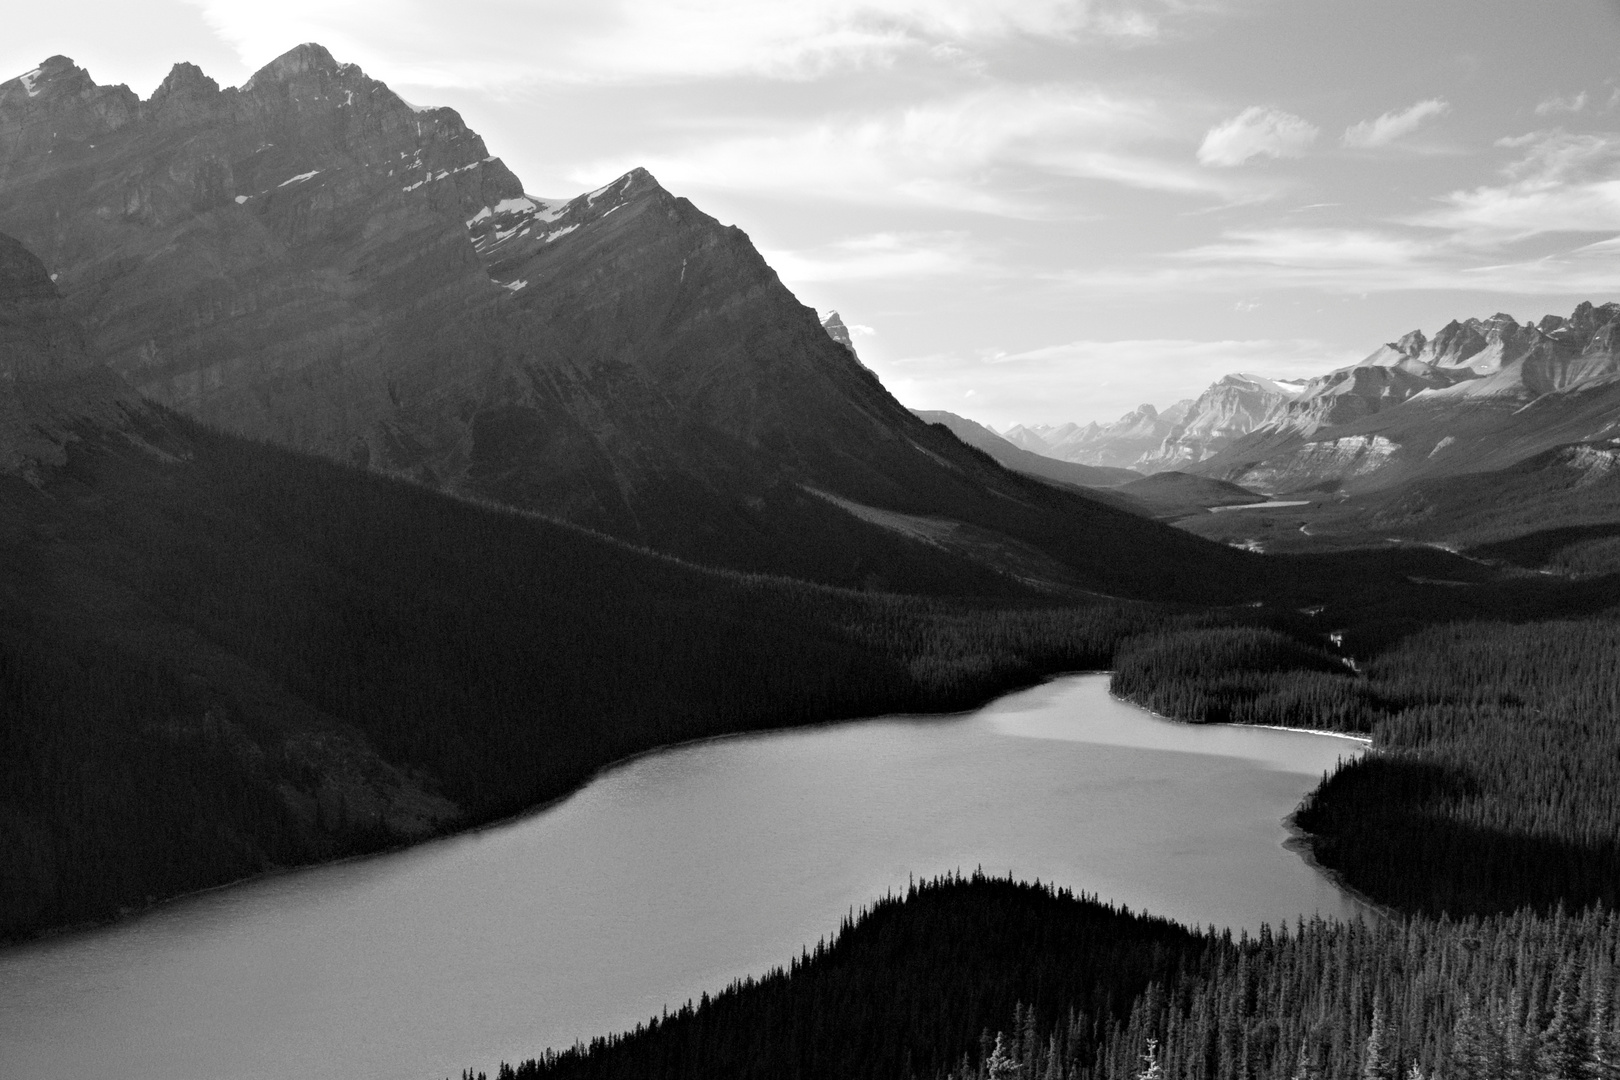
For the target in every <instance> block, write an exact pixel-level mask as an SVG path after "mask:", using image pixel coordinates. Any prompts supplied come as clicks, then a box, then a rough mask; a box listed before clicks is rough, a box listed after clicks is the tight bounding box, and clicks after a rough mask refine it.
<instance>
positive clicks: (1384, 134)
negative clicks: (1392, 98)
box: [1341, 98, 1451, 150]
mask: <svg viewBox="0 0 1620 1080" xmlns="http://www.w3.org/2000/svg"><path fill="white" fill-rule="evenodd" d="M1450 110H1451V106H1450V104H1448V103H1447V102H1444V101H1442V100H1440V99H1439V98H1429V99H1428V100H1427V101H1420V102H1418V103H1417V104H1416V105H1412V106H1410V107H1408V108H1405V109H1401V110H1399V111H1391V112H1387V113H1385V114H1384V115H1382V116H1380V117H1378V118H1377V119H1375V120H1363V121H1362V122H1361V123H1359V124H1352V125H1351V126H1350V127H1348V128H1346V129H1345V132H1344V137H1343V139H1342V140H1341V141H1342V142H1343V144H1344V145H1345V146H1347V147H1350V148H1351V149H1353V150H1371V149H1375V148H1377V147H1380V146H1388V145H1389V144H1390V143H1392V142H1394V141H1396V140H1397V139H1401V138H1404V137H1405V136H1407V135H1410V134H1411V133H1412V132H1414V131H1416V130H1417V129H1418V128H1420V127H1422V126H1423V124H1424V122H1425V121H1427V120H1431V119H1433V118H1434V117H1436V116H1443V115H1444V114H1445V113H1447V112H1449V111H1450Z"/></svg>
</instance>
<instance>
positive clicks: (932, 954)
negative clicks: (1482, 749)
mask: <svg viewBox="0 0 1620 1080" xmlns="http://www.w3.org/2000/svg"><path fill="white" fill-rule="evenodd" d="M1617 962H1620V918H1617V917H1616V916H1615V915H1614V914H1612V913H1603V912H1589V913H1587V914H1585V915H1582V916H1579V917H1560V918H1557V919H1552V920H1543V919H1538V918H1535V917H1533V916H1529V915H1525V914H1520V915H1513V916H1498V917H1493V918H1489V919H1483V920H1465V921H1460V922H1450V921H1444V920H1440V921H1434V920H1427V919H1417V920H1413V921H1411V922H1408V923H1405V924H1402V923H1398V922H1393V921H1390V922H1382V923H1378V924H1375V925H1373V926H1367V925H1365V924H1362V923H1353V924H1348V925H1346V924H1344V923H1339V922H1332V923H1328V922H1323V921H1321V920H1312V921H1310V922H1300V923H1297V924H1295V925H1294V926H1291V927H1290V926H1279V927H1276V928H1274V929H1273V928H1265V929H1263V930H1262V931H1261V932H1260V934H1259V935H1258V936H1257V937H1254V938H1250V937H1248V936H1247V935H1242V936H1239V937H1238V938H1236V939H1234V938H1233V936H1232V935H1231V934H1230V932H1220V933H1217V932H1214V931H1208V932H1194V931H1190V930H1187V929H1185V928H1182V927H1179V926H1176V925H1174V924H1171V923H1168V922H1165V921H1164V920H1160V919H1154V918H1152V917H1150V916H1146V915H1141V914H1133V913H1131V912H1129V911H1123V910H1119V909H1116V908H1113V907H1109V906H1106V905H1103V904H1100V903H1098V902H1096V901H1095V900H1093V899H1087V898H1085V897H1078V898H1077V897H1075V896H1072V895H1069V894H1067V893H1063V892H1055V891H1053V890H1051V889H1049V888H1046V887H1042V886H1039V885H1034V884H1029V883H1013V882H1010V881H1005V880H995V879H986V878H983V877H979V876H974V877H973V878H970V879H946V880H941V881H936V882H932V883H929V884H925V885H922V886H918V887H914V888H912V889H911V890H910V891H909V892H908V894H907V895H906V896H905V897H903V898H888V899H884V900H881V901H879V902H877V903H875V904H874V905H873V906H872V907H871V908H870V909H869V910H868V911H867V912H865V913H863V914H862V915H861V916H860V917H859V918H857V919H855V920H853V921H850V922H846V923H845V924H844V925H843V927H842V928H841V929H840V931H839V933H838V936H837V938H836V939H835V940H834V941H832V942H831V943H830V944H827V943H822V944H818V945H817V946H816V948H815V949H814V950H810V951H807V952H806V953H805V954H804V955H803V956H802V957H800V958H799V959H798V960H796V961H794V962H793V963H792V964H791V965H790V966H789V967H788V968H786V969H781V970H777V971H774V972H772V973H770V974H768V975H766V976H764V977H762V978H760V979H757V980H756V979H747V980H743V981H741V982H739V983H736V984H734V985H732V986H731V987H729V988H727V989H726V990H724V991H723V992H721V993H718V994H716V995H714V996H713V997H710V996H708V995H705V996H704V997H703V998H702V1000H700V1001H699V1002H698V1003H696V1004H693V1003H690V1002H689V1003H687V1004H686V1005H685V1006H684V1007H682V1008H680V1009H678V1010H675V1011H673V1012H670V1013H668V1014H667V1015H664V1016H660V1017H654V1018H652V1019H650V1020H649V1022H648V1023H646V1024H644V1025H641V1026H638V1027H637V1028H636V1029H635V1030H634V1031H632V1032H629V1033H626V1034H624V1035H621V1036H616V1037H612V1038H602V1039H596V1040H593V1041H592V1042H591V1043H590V1044H588V1045H583V1046H576V1047H574V1048H572V1049H568V1050H565V1051H562V1052H560V1053H556V1052H547V1053H545V1054H542V1055H540V1056H538V1057H536V1058H533V1059H531V1060H529V1061H526V1062H524V1063H522V1064H519V1065H517V1066H512V1065H503V1066H501V1067H500V1069H499V1070H498V1071H497V1073H496V1075H497V1077H498V1078H500V1080H632V1078H633V1080H684V1078H697V1077H703V1078H705V1080H753V1078H759V1080H821V1078H827V1080H834V1078H836V1080H865V1078H872V1080H891V1078H896V1077H899V1078H919V1080H921V1078H927V1080H1136V1078H1151V1080H1163V1078H1175V1080H1348V1078H1351V1077H1360V1078H1362V1080H1398V1078H1406V1077H1409V1076H1422V1077H1426V1078H1427V1077H1448V1078H1449V1077H1456V1078H1458V1080H1497V1078H1516V1080H1517V1078H1522V1080H1587V1078H1597V1077H1606V1076H1612V1075H1614V1072H1615V1070H1616V1068H1617V1066H1620V1018H1617V1016H1616V1012H1615V1009H1614V1001H1615V995H1616V992H1617V991H1620V972H1617V967H1616V965H1617ZM472 1076H474V1074H473V1073H471V1072H470V1071H469V1072H467V1073H464V1074H463V1078H464V1080H467V1078H468V1077H472ZM484 1076H485V1074H483V1073H478V1074H476V1080H483V1078H484Z"/></svg>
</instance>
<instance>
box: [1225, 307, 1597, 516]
mask: <svg viewBox="0 0 1620 1080" xmlns="http://www.w3.org/2000/svg"><path fill="white" fill-rule="evenodd" d="M1617 333H1620V304H1615V303H1610V304H1604V305H1602V306H1601V307H1599V306H1594V305H1592V304H1590V303H1584V304H1581V305H1580V306H1579V307H1577V308H1576V309H1575V311H1574V312H1573V313H1572V314H1571V315H1570V317H1569V318H1567V319H1566V318H1560V317H1558V316H1554V315H1549V316H1546V317H1544V318H1543V319H1541V320H1540V322H1538V323H1535V324H1531V323H1523V324H1521V323H1519V322H1518V321H1517V320H1515V319H1514V318H1513V317H1512V316H1510V315H1504V314H1497V315H1493V316H1492V317H1491V318H1489V319H1469V320H1467V321H1466V322H1455V321H1454V322H1452V323H1449V324H1448V325H1446V326H1445V327H1444V328H1442V329H1441V330H1440V331H1439V332H1438V333H1437V334H1435V336H1434V338H1433V339H1428V338H1426V337H1425V336H1424V335H1423V334H1422V333H1421V332H1419V331H1413V332H1412V333H1410V334H1407V335H1406V336H1405V337H1403V338H1401V339H1400V340H1399V341H1398V342H1392V343H1390V344H1388V345H1385V346H1383V347H1382V348H1381V349H1379V350H1378V351H1376V352H1374V353H1373V354H1372V355H1371V356H1369V357H1368V358H1367V359H1366V360H1364V361H1362V362H1361V363H1360V364H1357V365H1354V366H1352V367H1348V368H1344V369H1341V370H1339V371H1335V372H1332V373H1330V374H1328V375H1326V376H1323V377H1321V378H1318V379H1313V380H1311V381H1310V382H1308V383H1306V384H1305V387H1304V391H1303V392H1302V393H1301V394H1300V395H1299V397H1298V398H1297V399H1296V400H1294V401H1292V402H1289V403H1288V404H1287V405H1286V406H1285V407H1284V408H1282V409H1280V410H1279V411H1278V412H1277V413H1275V414H1274V415H1273V416H1271V417H1269V418H1268V419H1267V421H1266V423H1265V424H1263V425H1261V426H1259V427H1257V428H1256V429H1255V430H1254V431H1253V432H1251V433H1250V434H1249V435H1248V436H1246V437H1245V438H1244V439H1242V440H1240V441H1238V442H1235V443H1233V444H1232V445H1230V446H1229V447H1228V448H1226V449H1225V450H1224V451H1223V452H1221V453H1219V454H1217V455H1215V456H1213V457H1211V458H1209V459H1208V460H1206V461H1203V462H1200V463H1199V464H1198V466H1197V467H1196V471H1197V472H1199V473H1201V474H1203V475H1206V476H1215V477H1220V478H1222V479H1226V480H1231V481H1234V482H1238V483H1243V484H1248V485H1253V486H1259V487H1262V488H1266V489H1268V490H1274V491H1282V490H1303V489H1306V488H1315V489H1324V490H1326V489H1337V488H1343V489H1345V490H1351V491H1353V490H1368V489H1374V488H1380V487H1387V486H1390V485H1392V484H1397V483H1401V482H1404V481H1406V480H1410V479H1413V478H1416V477H1433V476H1444V475H1455V474H1459V473H1469V472H1475V471H1480V470H1484V469H1493V468H1503V467H1505V466H1507V465H1510V464H1512V463H1513V462H1514V461H1518V460H1521V459H1524V458H1527V457H1529V456H1531V455H1534V454H1538V453H1540V452H1542V451H1544V450H1547V449H1548V448H1550V447H1553V446H1557V445H1560V444H1564V443H1570V442H1578V441H1585V440H1588V439H1591V438H1594V437H1596V436H1598V435H1601V434H1603V433H1605V432H1607V431H1610V430H1613V429H1614V428H1615V427H1617V426H1620V412H1617V410H1616V407H1617V405H1620V352H1617V350H1616V346H1617V345H1620V341H1617V340H1616V337H1615V335H1616V334H1617Z"/></svg>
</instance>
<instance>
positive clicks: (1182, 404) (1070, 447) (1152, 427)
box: [1045, 401, 1190, 471]
mask: <svg viewBox="0 0 1620 1080" xmlns="http://www.w3.org/2000/svg"><path fill="white" fill-rule="evenodd" d="M1189 405H1190V402H1186V401H1178V402H1177V403H1176V404H1174V405H1172V406H1170V407H1169V408H1167V409H1165V410H1164V411H1163V412H1160V411H1159V410H1158V409H1155V408H1154V407H1153V406H1152V405H1142V406H1140V407H1138V408H1136V409H1133V410H1132V411H1130V412H1128V413H1126V414H1125V415H1124V416H1122V417H1120V418H1119V419H1118V420H1116V421H1114V422H1113V423H1112V424H1096V423H1091V424H1087V425H1086V426H1085V427H1080V426H1079V425H1076V424H1064V425H1062V426H1061V427H1057V428H1053V429H1050V430H1049V431H1048V432H1047V433H1045V434H1046V439H1047V446H1048V450H1047V452H1048V453H1050V454H1051V455H1052V456H1053V457H1057V458H1062V459H1063V460H1064V461H1075V462H1080V463H1083V464H1086V465H1106V466H1110V467H1113V468H1130V469H1137V470H1138V471H1144V470H1140V469H1139V468H1138V467H1139V465H1140V463H1141V462H1142V461H1144V460H1145V459H1146V458H1147V456H1148V455H1149V454H1151V453H1152V452H1153V451H1154V450H1155V449H1157V448H1158V446H1159V445H1160V444H1161V443H1162V442H1163V441H1164V439H1165V438H1166V437H1167V436H1168V435H1169V434H1170V433H1171V432H1172V431H1173V430H1174V429H1175V427H1176V425H1177V424H1179V423H1181V422H1182V421H1183V420H1184V419H1185V417H1186V414H1187V408H1188V406H1189Z"/></svg>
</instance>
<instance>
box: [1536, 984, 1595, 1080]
mask: <svg viewBox="0 0 1620 1080" xmlns="http://www.w3.org/2000/svg"><path fill="white" fill-rule="evenodd" d="M1558 982H1559V986H1558V1000H1557V1003H1556V1004H1555V1005H1554V1006H1553V1018H1552V1023H1550V1024H1548V1025H1547V1030H1546V1032H1545V1033H1543V1034H1542V1036H1541V1053H1540V1058H1541V1080H1582V1073H1583V1072H1584V1070H1583V1068H1582V1066H1583V1065H1584V1064H1585V1063H1586V1060H1587V1057H1588V1047H1587V1045H1586V1025H1585V1024H1583V1023H1582V1022H1581V1016H1580V995H1579V991H1578V984H1577V982H1576V978H1575V972H1574V968H1573V967H1572V966H1570V965H1566V966H1565V968H1564V970H1563V971H1561V972H1560V973H1559V979H1558Z"/></svg>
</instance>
